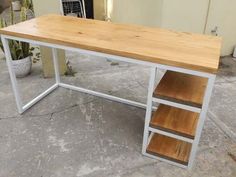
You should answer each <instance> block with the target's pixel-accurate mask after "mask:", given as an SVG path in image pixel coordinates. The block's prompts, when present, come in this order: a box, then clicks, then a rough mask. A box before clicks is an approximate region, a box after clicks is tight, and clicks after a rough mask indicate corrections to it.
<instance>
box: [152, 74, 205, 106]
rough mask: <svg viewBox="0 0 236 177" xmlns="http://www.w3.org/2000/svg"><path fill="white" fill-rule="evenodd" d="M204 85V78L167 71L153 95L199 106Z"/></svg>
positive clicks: (202, 96) (201, 101)
mask: <svg viewBox="0 0 236 177" xmlns="http://www.w3.org/2000/svg"><path fill="white" fill-rule="evenodd" d="M206 86H207V79H206V78H202V77H198V76H193V75H188V74H183V73H179V72H173V71H167V72H166V73H165V75H164V76H163V78H162V79H161V81H160V83H159V84H158V86H157V87H156V89H155V91H154V94H153V95H154V97H156V98H160V99H164V100H168V101H173V102H176V103H181V104H186V105H189V106H195V107H199V108H201V107H202V103H203V98H204V93H205V90H206Z"/></svg>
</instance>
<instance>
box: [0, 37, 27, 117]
mask: <svg viewBox="0 0 236 177" xmlns="http://www.w3.org/2000/svg"><path fill="white" fill-rule="evenodd" d="M1 39H2V44H3V48H4V53H5V57H6V62H7V66H8V70H9V74H10V78H11V83H12V88H13V92H14V95H15V100H16V105H17V109H18V112H19V113H20V114H22V113H23V109H22V105H23V104H22V100H21V96H20V92H19V87H18V84H17V80H16V74H15V71H14V70H13V68H12V57H11V51H10V48H9V41H8V39H6V38H5V37H1Z"/></svg>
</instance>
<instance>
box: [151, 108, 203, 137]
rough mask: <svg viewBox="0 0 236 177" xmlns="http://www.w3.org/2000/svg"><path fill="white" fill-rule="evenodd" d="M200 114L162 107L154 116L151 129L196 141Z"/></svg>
mask: <svg viewBox="0 0 236 177" xmlns="http://www.w3.org/2000/svg"><path fill="white" fill-rule="evenodd" d="M198 117H199V114H198V113H194V112H190V111H186V110H183V109H179V108H174V107H171V106H166V105H162V104H161V105H160V106H159V108H158V109H157V111H156V112H155V113H154V114H153V116H152V119H151V122H150V127H152V128H156V129H159V130H163V131H166V132H170V133H173V134H177V135H180V136H184V137H187V138H191V139H194V137H195V132H196V127H197V123H198Z"/></svg>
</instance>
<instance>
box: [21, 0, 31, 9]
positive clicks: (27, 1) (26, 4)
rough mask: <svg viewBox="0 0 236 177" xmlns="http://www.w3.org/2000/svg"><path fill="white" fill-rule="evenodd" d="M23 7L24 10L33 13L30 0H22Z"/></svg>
mask: <svg viewBox="0 0 236 177" xmlns="http://www.w3.org/2000/svg"><path fill="white" fill-rule="evenodd" d="M22 5H23V7H25V8H26V9H30V10H32V11H33V2H32V0H23V3H22Z"/></svg>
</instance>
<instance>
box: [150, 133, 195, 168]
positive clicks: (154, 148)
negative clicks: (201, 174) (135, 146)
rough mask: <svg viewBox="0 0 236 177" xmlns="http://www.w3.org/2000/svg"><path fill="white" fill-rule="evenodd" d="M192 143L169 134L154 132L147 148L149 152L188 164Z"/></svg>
mask: <svg viewBox="0 0 236 177" xmlns="http://www.w3.org/2000/svg"><path fill="white" fill-rule="evenodd" d="M191 147H192V145H191V144H190V143H187V142H184V141H180V140H177V139H174V138H170V137H167V136H163V135H159V134H154V135H153V137H152V139H151V141H150V143H149V145H148V148H147V153H149V154H152V155H155V156H158V157H161V158H165V159H167V160H171V161H174V162H177V163H181V164H183V165H188V160H189V155H190V151H191Z"/></svg>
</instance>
